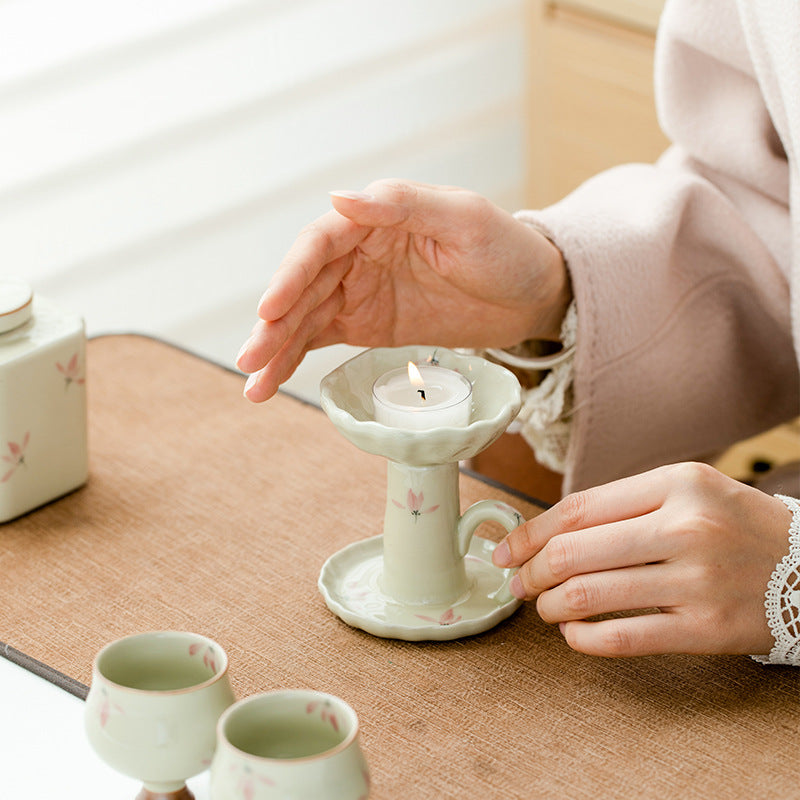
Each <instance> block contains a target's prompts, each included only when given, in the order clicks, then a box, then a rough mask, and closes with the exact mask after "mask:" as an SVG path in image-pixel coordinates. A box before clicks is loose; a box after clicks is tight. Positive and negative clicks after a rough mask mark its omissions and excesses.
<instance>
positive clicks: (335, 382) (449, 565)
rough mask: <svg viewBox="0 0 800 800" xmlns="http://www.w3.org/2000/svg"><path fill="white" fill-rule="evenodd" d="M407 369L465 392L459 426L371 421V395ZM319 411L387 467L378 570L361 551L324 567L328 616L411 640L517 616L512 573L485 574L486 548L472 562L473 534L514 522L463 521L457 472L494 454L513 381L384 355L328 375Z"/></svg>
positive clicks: (498, 516) (490, 506)
mask: <svg viewBox="0 0 800 800" xmlns="http://www.w3.org/2000/svg"><path fill="white" fill-rule="evenodd" d="M409 361H413V362H415V363H418V364H424V363H427V364H431V363H436V364H439V365H441V366H443V367H446V368H448V369H452V370H456V371H458V372H460V373H461V374H462V375H463V376H465V377H466V378H467V379H468V380H469V381H470V382H471V384H472V408H471V414H470V419H469V423H468V424H467V425H466V426H464V427H448V426H444V427H436V428H432V429H428V430H406V429H401V428H396V427H392V426H389V425H383V424H381V423H379V422H377V421H376V419H375V414H374V408H373V405H372V403H373V401H372V396H371V389H372V385H373V384H374V382H375V380H376V379H377V378H378V377H380V376H381V375H383V374H384V373H385V372H387V371H389V370H392V369H396V368H397V367H398V366H404V365H406V364H407V363H408V362H409ZM321 402H322V407H323V409H324V410H325V411H326V413H327V414H328V416H329V417H330V419H331V421H332V422H333V423H334V425H335V426H336V427H337V429H338V430H339V431H340V432H341V433H342V434H343V435H344V436H345V437H346V438H347V439H348V440H349V441H351V442H352V443H353V444H355V445H356V446H357V447H359V448H361V449H362V450H366V451H367V452H370V453H375V454H378V455H383V456H385V457H386V458H387V459H388V472H387V491H386V507H385V514H384V520H383V534H382V537H380V538H381V542H382V554H381V562H380V564H377V565H376V563H375V557H374V555H373V552H372V551H373V547H372V544H367V543H365V545H364V546H363V547H360V546H358V545H351V546H350V547H348V548H345V549H344V550H343V551H340V553H337V554H336V555H334V556H332V557H331V558H330V559H328V561H327V562H326V564H325V565H324V566H323V569H322V572H321V573H320V579H319V588H320V591H321V592H322V594H323V596H324V597H325V601H326V603H327V605H328V607H329V608H330V609H331V610H332V611H333V612H334V613H335V614H337V615H338V616H340V617H341V618H342V619H344V620H345V621H346V622H348V623H349V624H352V625H356V626H357V627H361V628H362V629H363V630H366V631H368V632H370V633H375V634H377V635H379V636H391V637H393V638H404V639H410V640H419V639H428V638H429V639H451V638H455V637H456V636H460V635H472V634H474V633H478V632H480V631H482V630H486V629H488V628H489V627H492V626H493V625H495V624H497V622H499V621H500V620H501V619H504V618H505V617H506V616H508V615H509V614H510V613H512V612H513V610H514V609H515V608H516V607H517V606H518V601H516V600H515V598H513V597H512V596H511V594H510V592H509V591H508V582H509V580H510V579H511V576H512V574H513V573H512V571H510V570H506V571H503V570H498V569H496V568H495V567H493V565H492V564H491V549H492V548H493V543H487V547H484V548H476V549H475V550H474V552H473V553H472V554H470V551H471V548H472V539H473V534H474V532H475V529H476V528H477V527H478V526H479V525H480V524H482V523H483V522H487V521H495V522H499V523H500V524H501V525H502V526H503V527H504V528H505V529H506V530H508V531H510V530H513V529H514V528H516V527H517V526H518V525H520V524H521V523H522V522H523V518H522V515H521V514H520V513H519V512H517V511H516V510H515V509H513V508H511V507H510V506H508V505H507V504H505V503H499V502H494V501H489V500H484V501H480V502H478V503H475V504H474V505H473V506H471V507H470V508H469V509H467V510H466V512H464V514H463V515H462V514H461V513H460V496H459V469H458V462H459V461H460V460H461V459H466V458H470V457H472V456H474V455H477V453H479V452H480V451H481V450H483V449H484V448H485V447H487V446H488V445H490V444H491V443H492V442H494V441H495V440H496V439H497V438H498V437H499V436H500V435H501V434H502V432H503V431H504V430H505V429H506V427H507V426H508V424H509V423H510V422H511V421H512V420H513V419H514V417H515V416H516V414H517V413H518V411H519V408H520V404H521V389H520V385H519V382H518V381H517V379H516V377H515V376H514V375H513V374H512V373H511V372H509V371H508V370H506V369H505V368H504V367H501V366H499V365H497V364H493V363H491V362H489V361H486V360H485V359H483V358H479V357H477V356H466V355H461V354H459V353H455V352H453V351H450V350H446V349H444V348H432V347H423V346H412V347H401V348H381V349H375V350H367V351H365V352H363V353H361V354H360V355H358V356H356V357H355V358H353V359H351V360H350V361H348V362H346V363H345V364H343V365H342V366H340V367H339V368H338V369H336V370H334V371H333V372H331V373H330V374H329V375H327V376H326V377H325V378H324V379H323V381H322V385H321ZM476 554H479V555H476ZM493 575H496V576H497V580H495V579H494V578H493Z"/></svg>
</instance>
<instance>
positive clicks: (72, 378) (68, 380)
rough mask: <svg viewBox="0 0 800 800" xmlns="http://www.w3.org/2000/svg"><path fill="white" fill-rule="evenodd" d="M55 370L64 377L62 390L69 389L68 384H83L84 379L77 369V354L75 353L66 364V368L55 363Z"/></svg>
mask: <svg viewBox="0 0 800 800" xmlns="http://www.w3.org/2000/svg"><path fill="white" fill-rule="evenodd" d="M56 369H58V371H59V372H60V373H61V374H62V375H63V376H64V388H65V389H69V387H70V384H73V383H77V384H81V383H85V378H84V377H83V376H82V375H81V371H80V369H79V367H78V354H77V353H75V354H74V355H73V356H72V358H70V360H69V361H68V362H67V364H66V366H64V365H63V364H60V363H56Z"/></svg>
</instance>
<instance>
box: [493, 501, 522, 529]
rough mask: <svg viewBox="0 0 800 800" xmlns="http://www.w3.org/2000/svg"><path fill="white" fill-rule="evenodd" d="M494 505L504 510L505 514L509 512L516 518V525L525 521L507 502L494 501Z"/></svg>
mask: <svg viewBox="0 0 800 800" xmlns="http://www.w3.org/2000/svg"><path fill="white" fill-rule="evenodd" d="M495 507H496V508H499V509H500V510H501V511H505V512H506V514H511V515H512V516H513V517H514V519H516V520H517V525H522V523H523V522H524V521H525V520H524V519H523V518H522V514H520V513H519V511H517V510H516V509H515V508H511V506H510V505H508V504H507V503H495Z"/></svg>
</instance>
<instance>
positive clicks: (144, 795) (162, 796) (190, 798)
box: [136, 786, 195, 800]
mask: <svg viewBox="0 0 800 800" xmlns="http://www.w3.org/2000/svg"><path fill="white" fill-rule="evenodd" d="M136 800H195V797H194V795H193V794H192V793H191V792H190V791H189V787H188V786H183V787H181V788H180V789H178V790H177V791H174V792H151V791H150V790H149V789H146V788H144V787H142V791H141V792H139V794H137V795H136Z"/></svg>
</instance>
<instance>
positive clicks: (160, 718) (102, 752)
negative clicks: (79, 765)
mask: <svg viewBox="0 0 800 800" xmlns="http://www.w3.org/2000/svg"><path fill="white" fill-rule="evenodd" d="M234 700H235V698H234V696H233V692H232V690H231V687H230V682H229V680H228V658H227V655H226V654H225V651H224V650H223V649H222V648H221V647H220V646H219V645H218V644H217V643H216V642H213V641H212V640H210V639H207V638H206V637H204V636H200V635H198V634H193V633H186V632H181V631H156V632H148V633H142V634H136V635H134V636H129V637H125V638H123V639H119V640H117V641H115V642H112V643H111V644H109V645H107V646H106V647H104V648H103V649H102V650H101V651H100V653H98V655H97V657H96V659H95V662H94V667H93V671H92V684H91V687H90V690H89V694H88V696H87V698H86V708H85V712H84V721H85V729H86V734H87V736H88V739H89V743H90V744H91V746H92V747H93V749H94V750H95V752H96V753H97V754H98V756H100V758H101V759H102V760H103V761H104V762H105V763H107V764H108V765H109V766H111V767H113V768H114V769H116V770H117V771H118V772H121V773H123V774H124V775H128V776H130V777H132V778H136V779H138V780H140V781H142V783H143V784H144V788H145V790H147V791H149V792H152V793H154V794H168V793H170V792H178V791H180V790H181V789H182V788H183V787H184V785H185V782H186V779H187V778H190V777H192V776H193V775H197V774H198V773H200V772H202V771H203V770H205V769H207V768H208V766H209V765H210V763H211V759H212V757H213V755H214V749H215V745H216V724H217V720H218V719H219V717H220V715H221V714H222V712H223V711H225V709H226V708H228V706H230V705H231V704H232V703H233V702H234Z"/></svg>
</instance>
